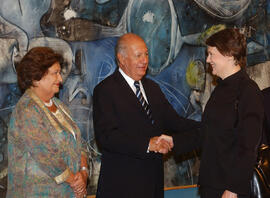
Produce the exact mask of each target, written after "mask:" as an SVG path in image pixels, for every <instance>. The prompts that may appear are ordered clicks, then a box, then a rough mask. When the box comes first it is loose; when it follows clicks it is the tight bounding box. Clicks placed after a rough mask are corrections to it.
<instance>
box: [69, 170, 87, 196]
mask: <svg viewBox="0 0 270 198" xmlns="http://www.w3.org/2000/svg"><path fill="white" fill-rule="evenodd" d="M86 181H87V180H86V179H85V176H84V175H83V173H81V172H77V173H76V174H75V175H74V174H71V175H70V176H69V178H68V179H67V180H66V182H67V183H69V185H70V187H71V188H72V189H73V191H74V193H75V197H76V198H83V197H85V195H86Z"/></svg>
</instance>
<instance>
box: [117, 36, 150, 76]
mask: <svg viewBox="0 0 270 198" xmlns="http://www.w3.org/2000/svg"><path fill="white" fill-rule="evenodd" d="M118 59H119V62H120V64H119V67H120V68H121V69H122V70H123V71H124V72H125V74H127V75H128V76H129V77H131V78H132V79H133V80H136V81H138V80H141V79H142V77H143V76H144V75H145V74H146V70H147V67H148V50H147V47H146V44H145V43H144V41H143V40H140V39H135V40H134V39H131V40H130V41H128V42H127V48H126V49H125V52H123V54H121V53H119V54H118Z"/></svg>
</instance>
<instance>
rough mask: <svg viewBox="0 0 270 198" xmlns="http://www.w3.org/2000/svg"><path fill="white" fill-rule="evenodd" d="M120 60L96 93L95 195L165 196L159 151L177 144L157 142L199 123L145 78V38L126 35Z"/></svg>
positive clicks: (120, 44)
mask: <svg viewBox="0 0 270 198" xmlns="http://www.w3.org/2000/svg"><path fill="white" fill-rule="evenodd" d="M116 58H117V63H118V66H119V68H117V69H116V71H115V72H114V73H113V74H112V75H111V76H109V77H108V78H106V79H105V80H103V81H102V82H101V83H100V84H98V85H97V86H96V88H95V89H94V96H93V102H94V103H93V113H94V118H93V120H94V129H95V137H96V140H97V143H98V145H99V146H100V148H101V152H102V159H101V170H100V176H99V182H98V190H97V195H96V197H97V198H116V197H117V198H139V197H140V198H144V197H145V198H163V197H164V192H163V162H162V155H161V154H160V153H167V152H168V151H169V150H170V149H171V148H172V146H173V145H172V143H169V142H167V141H165V140H162V141H159V143H157V139H158V136H160V135H161V134H162V133H165V132H167V131H170V132H173V131H187V130H189V129H191V128H192V127H194V126H195V125H197V124H196V123H195V122H194V121H191V120H186V119H184V118H181V117H179V116H178V114H177V113H176V111H175V110H174V109H173V108H172V106H171V105H170V104H169V103H168V101H167V100H166V98H165V96H164V95H163V93H162V92H161V90H160V88H159V86H158V85H157V84H156V83H154V82H153V81H152V80H150V79H147V78H144V76H145V74H146V71H147V67H148V50H147V47H146V44H145V42H144V41H143V39H142V38H141V37H139V36H137V35H135V34H131V33H129V34H125V35H123V36H122V37H121V38H120V39H119V40H118V43H117V46H116ZM134 83H135V84H134ZM138 89H139V90H138ZM145 104H146V106H145Z"/></svg>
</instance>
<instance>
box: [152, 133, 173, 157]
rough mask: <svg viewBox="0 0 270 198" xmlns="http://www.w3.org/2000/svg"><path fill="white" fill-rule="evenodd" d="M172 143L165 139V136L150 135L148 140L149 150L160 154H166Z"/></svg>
mask: <svg viewBox="0 0 270 198" xmlns="http://www.w3.org/2000/svg"><path fill="white" fill-rule="evenodd" d="M171 148H172V144H171V142H169V141H167V140H166V139H165V138H164V139H163V138H160V137H152V138H151V139H150V142H149V151H153V152H156V153H157V152H159V153H162V154H166V153H168V152H169V151H171Z"/></svg>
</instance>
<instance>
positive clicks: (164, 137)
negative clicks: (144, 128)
mask: <svg viewBox="0 0 270 198" xmlns="http://www.w3.org/2000/svg"><path fill="white" fill-rule="evenodd" d="M161 140H165V141H167V142H168V143H169V145H170V148H171V149H172V148H173V146H174V144H173V138H172V136H169V135H164V134H162V135H161V136H159V137H158V141H157V143H159V142H160V141H161Z"/></svg>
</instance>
